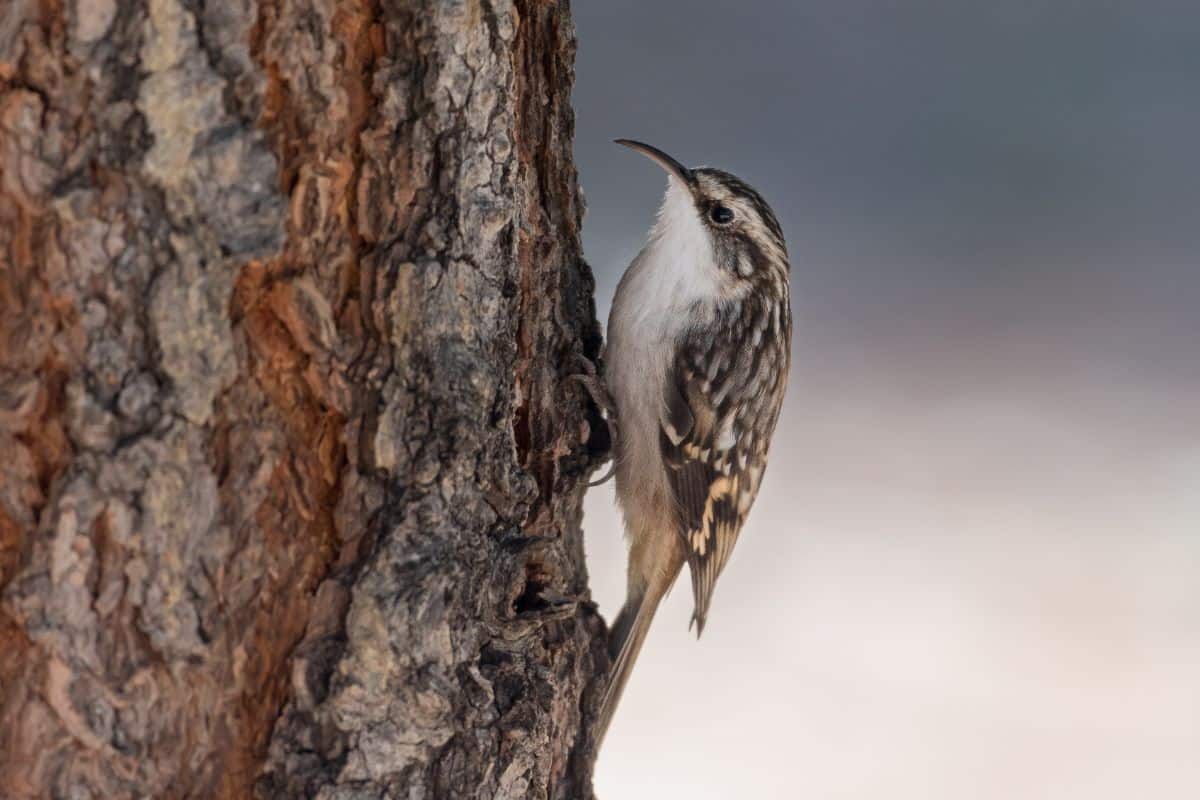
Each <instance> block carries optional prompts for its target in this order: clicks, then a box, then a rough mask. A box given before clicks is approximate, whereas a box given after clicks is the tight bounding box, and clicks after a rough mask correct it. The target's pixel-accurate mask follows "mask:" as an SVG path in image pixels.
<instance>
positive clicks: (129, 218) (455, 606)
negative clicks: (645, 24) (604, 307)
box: [0, 0, 607, 798]
mask: <svg viewBox="0 0 1200 800" xmlns="http://www.w3.org/2000/svg"><path fill="white" fill-rule="evenodd" d="M573 55H574V39H573V30H572V28H571V24H570V20H569V14H568V9H567V7H566V2H565V1H563V0H557V1H550V0H546V1H539V0H519V1H515V2H514V1H513V0H460V1H455V0H405V1H404V2H372V1H370V0H364V1H363V2H349V1H346V0H231V1H230V2H216V0H9V2H7V3H5V4H4V7H3V9H0V309H2V312H3V313H2V314H0V456H2V458H0V795H2V796H4V797H12V798H24V797H56V798H57V797H63V798H68V797H69V798H89V797H93V798H120V797H229V798H234V797H239V798H240V797H249V796H259V797H267V798H277V797H278V798H283V797H320V798H385V797H387V798H392V797H395V798H401V797H402V798H443V797H445V798H467V797H488V798H493V797H495V798H518V797H521V798H523V797H546V798H587V797H590V795H591V788H590V770H591V752H590V747H591V744H590V742H589V740H588V736H587V732H586V731H587V723H588V721H589V719H590V713H591V712H592V710H593V709H594V705H595V702H596V699H597V698H596V688H597V686H596V678H597V676H599V675H601V674H603V671H604V669H605V668H606V666H607V659H606V656H605V654H604V647H603V633H604V627H603V622H602V621H601V620H600V618H599V617H598V615H597V614H596V613H595V610H594V608H593V607H592V606H591V605H590V604H588V603H587V602H586V600H587V597H588V594H587V592H588V590H587V576H586V572H585V569H584V561H583V552H582V540H581V535H580V528H579V524H580V501H581V497H582V492H583V489H584V481H585V480H586V477H587V474H588V473H589V472H590V471H591V470H592V469H593V468H594V467H595V466H596V462H597V460H598V457H597V454H598V453H599V452H600V451H602V450H603V449H604V447H605V446H606V442H605V437H604V434H603V425H602V423H601V422H600V420H599V419H598V418H597V417H596V414H595V409H594V407H592V406H590V404H589V403H588V402H587V400H586V399H585V397H584V395H583V394H582V393H581V391H580V390H579V388H578V387H577V386H576V385H575V384H573V383H571V382H569V381H567V380H566V376H567V375H568V374H570V373H571V372H574V371H578V369H579V362H578V356H579V355H584V356H587V357H589V358H592V359H595V358H596V356H597V353H598V350H599V331H598V327H597V325H596V322H595V315H594V308H593V304H592V278H591V274H590V272H589V270H588V268H587V266H586V264H585V263H584V262H583V260H582V254H581V252H580V245H579V223H580V214H581V201H580V199H579V193H578V190H577V186H576V177H575V170H574V167H573V165H572V162H571V153H570V148H571V137H572V129H573V117H572V113H571V109H570V105H569V90H570V85H571V81H572V69H573V67H572V62H573Z"/></svg>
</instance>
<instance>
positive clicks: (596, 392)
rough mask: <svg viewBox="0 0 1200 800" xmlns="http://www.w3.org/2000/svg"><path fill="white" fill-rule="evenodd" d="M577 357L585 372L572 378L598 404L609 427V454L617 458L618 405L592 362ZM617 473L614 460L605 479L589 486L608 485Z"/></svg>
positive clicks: (577, 355)
mask: <svg viewBox="0 0 1200 800" xmlns="http://www.w3.org/2000/svg"><path fill="white" fill-rule="evenodd" d="M575 357H576V361H577V363H578V364H579V366H580V367H581V369H582V370H583V371H582V372H578V373H575V374H574V375H571V376H570V378H571V380H573V381H576V382H578V383H579V384H580V385H581V386H583V388H584V389H586V390H587V393H588V396H589V397H591V398H592V402H593V403H595V404H596V408H598V409H600V412H601V416H602V417H603V418H604V423H605V425H607V426H608V440H609V452H610V453H612V454H613V455H614V456H615V455H616V452H617V445H618V442H620V438H619V436H620V427H619V420H618V419H617V406H616V403H614V402H613V399H612V395H611V394H609V392H608V386H607V385H606V384H605V383H604V379H603V378H602V377H600V374H599V371H598V370H597V369H596V365H595V364H594V363H593V362H592V360H591V359H590V358H588V357H587V356H585V355H584V354H583V353H576V354H575ZM615 471H616V464H615V458H614V463H613V465H612V466H610V467H609V468H608V472H606V473H605V474H604V477H603V478H601V479H600V480H598V481H592V482H591V483H589V484H588V486H599V485H600V484H602V483H607V482H608V480H609V478H611V477H612V476H613V473H614V472H615Z"/></svg>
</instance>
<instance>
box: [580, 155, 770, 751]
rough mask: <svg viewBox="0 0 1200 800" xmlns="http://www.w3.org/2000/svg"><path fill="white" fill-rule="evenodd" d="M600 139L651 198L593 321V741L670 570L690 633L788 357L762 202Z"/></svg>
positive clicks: (765, 433) (742, 502)
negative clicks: (603, 463)
mask: <svg viewBox="0 0 1200 800" xmlns="http://www.w3.org/2000/svg"><path fill="white" fill-rule="evenodd" d="M615 141H616V143H617V144H620V145H624V146H625V147H629V148H631V149H633V150H635V151H637V152H638V153H641V154H642V155H644V156H646V157H648V158H649V159H650V160H651V161H654V162H655V163H657V164H658V165H659V166H660V167H662V168H663V169H664V170H665V171H666V173H667V190H666V194H665V195H664V197H663V201H662V205H661V207H660V208H659V211H658V217H657V220H656V221H655V223H654V225H653V227H652V228H651V230H650V234H649V236H648V238H647V241H646V244H645V246H644V247H643V248H642V250H641V252H640V253H638V255H637V256H636V257H635V258H634V259H633V261H632V262H631V263H630V265H629V267H628V268H627V269H626V270H625V273H624V274H623V276H622V277H621V280H620V283H619V284H618V286H617V291H616V295H615V297H614V300H613V304H612V309H611V312H610V314H609V318H608V341H607V344H606V346H605V350H604V363H605V380H604V385H603V387H602V388H603V389H604V390H605V391H606V393H607V398H606V405H607V406H608V407H610V408H611V410H612V411H613V412H615V417H616V419H615V423H616V424H615V429H616V446H615V448H614V462H615V473H616V496H617V502H618V505H619V506H620V507H621V510H622V515H623V517H624V524H625V534H626V538H627V539H628V543H629V559H628V570H627V590H626V600H625V604H624V606H623V607H622V608H621V611H620V613H619V614H618V616H617V618H616V620H615V621H614V623H613V626H612V630H611V634H610V639H609V654H610V656H611V657H612V667H611V670H610V672H609V675H608V682H607V685H606V687H605V689H604V694H603V699H602V701H601V706H600V712H599V716H598V725H597V730H598V733H597V746H599V743H601V742H603V739H604V735H605V733H606V732H607V730H608V727H609V725H610V723H611V722H612V718H613V714H614V712H615V711H616V707H617V704H618V702H619V701H620V699H621V694H622V692H623V691H624V689H625V685H626V683H627V682H628V680H629V676H630V673H631V672H632V669H633V665H634V662H635V660H636V659H637V655H638V652H639V651H640V649H641V647H642V643H643V642H644V641H645V638H646V634H647V632H648V631H649V629H650V624H651V621H652V620H653V618H654V614H655V612H656V610H657V609H658V606H659V603H660V602H661V601H662V599H663V597H664V596H665V595H666V594H667V592H668V591H669V590H670V588H671V586H672V585H673V584H674V582H675V579H676V578H677V577H678V575H679V573H680V572H681V571H682V569H683V565H684V564H686V565H687V566H688V568H689V571H690V572H691V578H692V595H693V601H694V609H693V613H692V620H691V624H694V625H695V627H696V636H697V638H699V636H700V634H701V633H703V631H704V624H705V620H706V619H707V617H708V612H709V607H710V605H711V603H712V599H713V590H714V588H715V587H716V583H717V578H718V577H720V575H721V571H722V570H723V569H724V567H725V565H726V563H727V562H728V560H729V556H730V554H731V553H732V551H733V547H734V544H736V542H737V539H738V534H739V533H740V532H741V529H742V526H743V525H744V523H745V521H746V516H747V514H748V513H749V511H750V507H751V506H752V505H753V503H754V499H755V497H756V495H757V494H758V489H759V485H760V484H761V482H762V478H763V472H764V470H765V469H766V464H767V454H768V450H769V448H770V444H771V437H772V435H773V433H774V431H775V426H776V423H777V421H778V419H779V412H780V408H781V407H782V405H783V397H784V392H785V390H786V387H787V377H788V370H789V367H790V364H791V345H790V342H791V330H792V316H791V306H790V296H789V284H788V281H789V262H788V254H787V245H786V243H785V241H784V236H783V229H782V228H781V227H780V225H779V220H778V219H777V218H776V216H775V213H774V212H773V211H772V210H771V207H770V206H769V205H768V204H767V202H766V201H765V200H764V199H763V198H762V195H760V194H759V193H758V192H757V191H756V190H755V189H754V188H752V187H751V186H750V185H749V184H747V183H746V182H744V181H742V180H741V179H739V178H738V177H736V176H734V175H732V174H730V173H728V172H725V171H723V170H720V169H714V168H711V167H696V168H691V169H689V168H688V167H685V166H683V164H681V163H680V162H679V161H677V160H675V159H674V158H672V157H671V156H669V155H667V154H666V153H665V152H663V151H662V150H659V149H658V148H656V147H653V146H651V145H648V144H645V143H643V142H638V141H634V140H631V139H617V140H615ZM691 624H689V628H690V627H691Z"/></svg>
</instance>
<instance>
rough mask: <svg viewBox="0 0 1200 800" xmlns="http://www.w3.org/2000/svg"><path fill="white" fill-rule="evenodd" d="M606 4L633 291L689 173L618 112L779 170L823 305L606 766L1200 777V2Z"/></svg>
mask: <svg viewBox="0 0 1200 800" xmlns="http://www.w3.org/2000/svg"><path fill="white" fill-rule="evenodd" d="M575 17H576V24H577V28H578V33H579V42H580V45H579V56H578V62H577V87H576V92H575V106H576V109H577V114H578V117H577V119H578V126H577V136H576V161H577V163H578V165H579V168H580V172H581V179H582V183H583V187H584V190H585V194H586V196H587V201H588V215H587V218H586V223H585V229H584V242H585V247H586V252H587V257H588V259H589V261H590V262H591V264H592V266H593V268H594V269H595V271H596V275H597V284H598V287H597V299H598V306H599V308H600V311H601V313H602V315H607V309H608V304H609V302H610V301H611V297H612V292H613V289H614V288H615V285H616V281H617V279H618V277H619V276H620V273H621V271H622V270H623V269H624V267H625V265H626V264H627V263H628V262H629V260H630V259H631V258H632V257H633V255H634V254H635V253H636V252H637V250H638V249H639V248H640V246H641V244H642V242H643V241H644V238H645V234H646V230H647V229H648V227H649V225H650V224H651V222H652V219H653V213H654V210H655V208H656V207H657V204H658V202H659V200H660V198H661V193H662V190H663V187H664V186H665V179H664V177H663V175H662V174H661V172H660V171H659V170H658V169H657V168H656V167H655V166H654V165H652V164H651V163H650V162H648V161H646V160H645V159H642V158H639V157H638V156H637V155H636V154H634V153H631V152H629V151H627V150H625V149H623V148H620V147H618V146H616V145H613V144H611V140H612V139H613V138H614V137H618V136H624V137H631V138H635V139H641V140H644V141H647V142H650V143H652V144H654V145H657V146H658V147H661V148H662V149H664V150H666V151H667V152H669V153H671V154H672V155H674V156H676V157H677V158H679V159H680V160H681V161H683V162H684V163H687V164H692V165H697V164H710V165H713V166H719V167H722V168H725V169H728V170H730V171H732V172H735V173H736V174H738V175H739V176H741V177H742V178H744V179H746V180H748V181H749V182H750V183H752V184H754V185H755V186H757V187H758V188H759V189H760V190H761V191H762V192H763V194H764V195H765V196H766V198H767V199H768V201H769V202H771V204H772V205H773V207H774V208H775V210H776V212H777V213H778V216H779V218H780V220H781V221H782V223H783V226H784V229H785V231H786V233H787V236H788V243H789V248H790V251H791V254H792V281H793V303H794V311H795V313H796V315H797V316H796V334H795V341H794V343H793V357H794V365H793V373H792V380H791V388H790V394H789V398H788V403H787V406H786V408H785V412H784V417H783V421H782V423H781V428H780V431H779V435H778V438H777V442H776V446H775V450H774V453H773V461H772V467H771V469H770V470H769V471H768V476H767V481H766V484H765V486H764V489H763V495H762V497H761V498H760V501H759V503H758V505H757V506H756V508H755V511H754V513H753V514H752V516H751V520H750V524H749V526H748V527H747V530H746V533H745V535H744V536H743V539H742V542H741V544H740V545H739V552H738V553H737V554H736V555H735V556H734V559H733V563H732V564H731V566H730V567H729V569H728V570H727V571H726V574H725V576H724V577H723V578H722V582H721V584H720V586H719V588H718V591H717V593H716V598H715V602H714V613H713V615H712V617H711V621H710V625H709V628H708V629H707V631H706V633H705V638H704V640H703V641H701V642H700V643H698V644H697V643H695V642H694V641H690V640H689V639H688V637H687V635H686V632H685V628H686V623H687V619H688V613H689V609H688V601H689V599H690V593H689V592H688V591H686V590H681V591H677V592H675V593H674V595H673V597H672V598H671V600H670V602H669V603H668V604H667V605H666V606H665V607H664V610H663V611H662V613H661V614H660V618H659V621H658V624H657V625H656V628H655V631H654V633H653V634H652V636H651V638H650V640H649V642H648V644H647V647H646V651H645V656H644V657H643V663H641V664H640V665H639V671H638V673H637V674H636V675H635V677H634V679H633V681H632V683H631V687H630V690H629V693H628V694H627V700H626V703H625V707H624V708H623V709H622V710H621V713H620V714H619V715H618V719H617V723H616V724H615V725H614V728H613V731H612V734H611V736H610V742H609V745H608V748H607V750H606V752H605V757H604V759H603V760H602V762H601V766H600V772H599V788H600V790H601V793H602V794H606V795H608V796H617V797H630V798H636V797H641V796H645V797H651V796H653V797H655V798H660V797H685V796H686V797H689V798H699V797H714V798H715V797H723V798H724V797H733V796H754V797H794V796H798V792H799V791H800V789H807V790H809V791H810V792H811V794H810V796H814V797H843V798H851V797H852V798H882V797H887V798H898V797H899V798H903V797H913V798H918V797H919V798H942V797H945V798H961V797H972V798H981V797H997V798H1001V797H1003V798H1011V797H1014V796H1021V797H1047V798H1061V797H1066V796H1087V797H1091V798H1107V797H1112V798H1118V797H1129V796H1150V795H1148V794H1147V792H1149V793H1150V794H1154V795H1155V796H1161V797H1168V796H1171V797H1184V796H1200V795H1197V792H1200V767H1198V766H1197V765H1196V764H1197V762H1196V760H1195V758H1194V754H1195V753H1196V752H1200V688H1197V687H1198V686H1200V680H1197V678H1196V675H1200V591H1198V590H1197V588H1196V587H1197V586H1200V542H1198V540H1200V532H1198V531H1197V529H1196V525H1197V520H1200V502H1198V501H1197V496H1198V493H1200V433H1198V431H1200V410H1198V402H1197V393H1198V390H1200V358H1198V357H1197V356H1198V347H1197V345H1198V343H1200V310H1198V307H1200V157H1198V150H1200V6H1198V5H1197V4H1195V3H1189V2H1165V1H1163V0H1154V1H1152V2H1124V3H1112V2H1086V3H1085V2H1019V3H1018V2H998V3H997V2H977V1H975V0H971V1H969V2H909V3H886V2H863V1H862V0H845V1H843V2H832V1H829V2H820V3H795V2H793V3H788V2H741V3H734V2H729V3H717V2H682V1H680V2H631V1H629V0H625V1H623V2H600V0H589V1H588V2H579V3H577V4H576V7H575ZM606 491H607V492H609V493H608V494H605V492H606ZM588 512H589V516H588V521H587V528H588V537H589V538H588V545H589V558H590V565H591V569H592V573H593V584H594V586H595V587H596V594H597V597H598V599H599V600H600V602H601V604H602V607H603V608H604V609H605V611H606V612H608V613H611V612H612V611H613V610H614V609H615V608H616V607H617V606H618V605H619V602H620V597H621V595H622V592H623V574H622V566H621V562H622V560H623V553H622V551H621V546H620V544H619V535H618V531H619V520H618V518H617V517H616V515H615V514H614V513H613V511H612V509H611V489H606V490H599V491H594V492H593V494H592V496H591V497H590V498H589V504H588ZM664 737H666V738H664ZM1189 753H1190V755H1189ZM797 770H800V771H801V772H802V774H803V775H804V776H805V780H804V781H803V782H801V783H800V784H797V783H796V782H795V773H796V771H797ZM652 787H653V788H652ZM606 790H607V791H606ZM639 792H642V794H639ZM747 792H749V794H747ZM805 793H806V794H808V793H809V792H805Z"/></svg>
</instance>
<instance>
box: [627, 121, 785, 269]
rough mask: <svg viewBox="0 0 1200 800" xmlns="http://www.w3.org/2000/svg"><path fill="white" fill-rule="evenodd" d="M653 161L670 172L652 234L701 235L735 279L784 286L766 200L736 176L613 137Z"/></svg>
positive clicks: (779, 239)
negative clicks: (689, 166) (681, 160)
mask: <svg viewBox="0 0 1200 800" xmlns="http://www.w3.org/2000/svg"><path fill="white" fill-rule="evenodd" d="M616 142H617V144H621V145H624V146H626V147H629V148H631V149H633V150H636V151H637V152H639V153H641V154H642V155H644V156H646V157H647V158H649V159H650V160H651V161H654V162H655V163H656V164H658V165H659V166H660V167H662V168H663V169H664V170H666V172H667V175H668V176H669V177H668V185H667V194H666V197H665V198H664V199H663V205H662V208H661V209H660V210H659V218H658V224H657V226H656V229H655V234H656V235H665V234H668V233H670V234H672V235H673V236H674V237H680V238H684V239H699V240H700V241H698V242H695V243H694V244H695V245H696V246H697V247H703V246H704V245H707V249H708V252H709V254H710V255H711V259H712V262H713V264H714V265H715V266H716V267H717V268H718V269H719V270H721V272H722V273H725V274H726V275H728V276H729V277H732V278H734V279H735V280H736V281H738V282H752V283H761V282H764V281H770V282H772V283H775V284H782V286H783V287H785V290H786V285H787V273H788V256H787V245H786V244H785V242H784V238H783V229H782V228H781V227H780V226H779V220H778V219H776V218H775V213H774V212H773V211H772V210H771V207H770V206H769V205H767V202H766V201H765V200H763V198H762V195H760V194H759V193H758V192H757V191H756V190H755V189H754V188H753V187H752V186H750V185H749V184H747V183H746V182H745V181H743V180H741V179H740V178H738V177H737V176H735V175H731V174H730V173H728V172H725V171H724V170H719V169H713V168H711V167H695V168H688V167H685V166H684V165H683V164H681V163H679V162H678V161H676V160H675V159H674V158H672V157H671V156H669V155H667V154H666V153H664V152H663V151H662V150H659V149H658V148H657V147H652V146H650V145H648V144H643V143H642V142H635V141H633V140H631V139H617V140H616Z"/></svg>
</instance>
